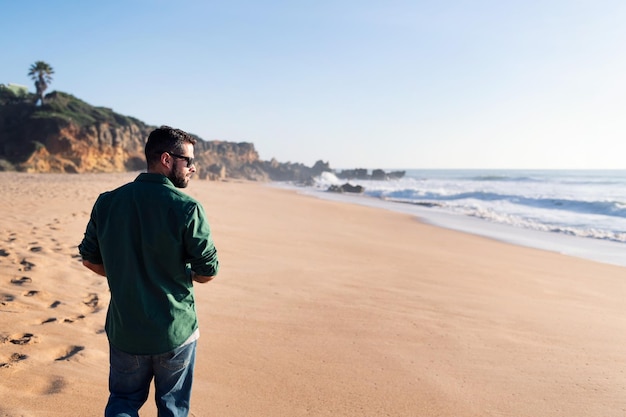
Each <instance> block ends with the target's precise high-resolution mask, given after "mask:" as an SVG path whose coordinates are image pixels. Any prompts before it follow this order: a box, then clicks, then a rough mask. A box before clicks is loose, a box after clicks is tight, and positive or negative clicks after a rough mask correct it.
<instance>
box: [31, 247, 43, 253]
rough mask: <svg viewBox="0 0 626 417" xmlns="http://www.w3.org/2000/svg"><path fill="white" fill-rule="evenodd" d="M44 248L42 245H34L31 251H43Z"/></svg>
mask: <svg viewBox="0 0 626 417" xmlns="http://www.w3.org/2000/svg"><path fill="white" fill-rule="evenodd" d="M42 250H43V248H42V247H41V246H33V247H32V248H30V251H31V252H41V251H42Z"/></svg>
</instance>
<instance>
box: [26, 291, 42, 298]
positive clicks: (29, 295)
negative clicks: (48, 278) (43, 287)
mask: <svg viewBox="0 0 626 417" xmlns="http://www.w3.org/2000/svg"><path fill="white" fill-rule="evenodd" d="M37 294H39V291H36V290H30V291H26V292H25V293H24V294H22V295H23V296H24V297H34V296H35V295H37Z"/></svg>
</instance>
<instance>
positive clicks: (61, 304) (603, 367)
mask: <svg viewBox="0 0 626 417" xmlns="http://www.w3.org/2000/svg"><path fill="white" fill-rule="evenodd" d="M135 176H136V173H126V174H88V175H56V174H16V173H0V193H1V195H2V198H1V199H0V213H1V215H0V416H1V417H18V416H24V417H31V416H68V415H71V416H99V415H102V414H103V413H102V410H103V407H104V404H105V402H106V399H107V395H108V390H107V374H108V345H107V340H106V335H105V334H104V330H103V327H104V320H105V314H106V307H107V303H108V299H109V294H108V289H107V285H106V281H105V279H104V278H102V277H99V276H97V275H96V274H94V273H92V272H90V271H88V270H87V269H85V268H84V267H83V266H82V265H81V263H80V258H79V257H78V253H77V248H76V246H77V245H78V243H79V242H80V240H81V239H82V236H83V232H84V228H85V225H86V223H87V220H88V217H89V212H90V210H91V207H92V205H93V203H94V201H95V199H96V197H97V196H98V194H99V193H101V192H103V191H106V190H110V189H113V188H115V187H117V186H119V185H122V184H124V183H126V182H128V181H131V180H133V179H134V178H135ZM186 191H187V192H188V193H189V194H191V195H192V196H194V197H195V198H197V199H198V200H199V201H200V202H201V203H202V204H203V205H204V207H205V210H206V212H207V215H208V217H209V221H210V223H211V225H212V230H213V234H214V239H215V242H216V245H217V247H218V251H219V256H220V261H221V271H220V274H219V275H218V277H217V278H215V280H213V281H212V282H210V283H207V284H204V285H197V288H196V295H197V303H198V312H199V316H200V328H201V338H200V340H199V345H198V356H197V365H196V380H195V385H194V392H193V396H192V413H191V415H193V416H196V417H208V416H222V417H228V416H232V417H242V416H255V417H259V416H261V417H262V416H268V417H269V416H272V417H276V416H290V417H291V416H354V417H363V416H377V417H378V416H392V417H397V416H406V417H415V416H451V417H465V416H468V417H469V416H476V417H479V416H480V417H485V416H512V417H513V416H514V417H522V416H528V417H548V416H568V417H575V416H581V417H582V416H585V417H589V416H598V417H599V416H603V417H605V416H606V417H610V416H625V415H626V297H625V295H626V269H625V268H623V267H618V266H611V265H605V264H600V263H595V262H592V261H586V260H582V259H577V258H571V257H567V256H563V255H559V254H555V253H550V252H545V251H540V250H535V249H530V248H524V247H517V246H513V245H510V244H506V243H502V242H497V241H494V240H490V239H486V238H482V237H477V236H473V235H468V234H463V233H460V232H455V231H451V230H446V229H442V228H437V227H434V226H430V225H426V224H423V223H420V222H419V221H418V220H417V219H415V218H413V217H411V216H408V215H404V214H400V213H393V212H388V211H384V210H380V209H375V208H370V207H363V206H357V205H350V204H345V203H338V202H332V201H324V200H320V199H316V198H313V197H310V196H303V195H299V194H297V193H295V192H293V191H290V190H283V189H277V188H273V187H270V186H267V185H264V184H257V183H249V182H207V181H200V180H193V181H192V183H191V185H190V186H189V188H188V189H187V190H186ZM152 403H153V400H152V398H149V400H148V402H147V404H146V406H145V407H144V408H143V409H142V411H141V414H140V415H141V416H154V415H156V413H155V407H154V405H153V404H152Z"/></svg>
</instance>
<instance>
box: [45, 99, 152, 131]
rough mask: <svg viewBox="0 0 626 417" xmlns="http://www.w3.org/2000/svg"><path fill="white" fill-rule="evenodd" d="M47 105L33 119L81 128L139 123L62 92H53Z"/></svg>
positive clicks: (47, 100)
mask: <svg viewBox="0 0 626 417" xmlns="http://www.w3.org/2000/svg"><path fill="white" fill-rule="evenodd" d="M45 103H46V104H44V105H43V106H41V107H40V108H38V109H37V110H36V111H35V112H34V113H33V116H32V117H33V118H38V119H43V118H50V119H57V120H60V121H61V120H62V121H65V122H66V123H75V124H77V125H79V126H80V127H85V126H90V125H93V124H96V123H109V124H111V125H113V126H129V125H131V124H132V123H137V122H139V121H138V120H137V119H134V118H132V117H128V116H123V115H121V114H117V113H115V112H114V111H113V110H112V109H109V108H107V107H94V106H92V105H90V104H88V103H85V102H84V101H82V100H81V99H79V98H76V97H74V96H73V95H71V94H67V93H63V92H60V91H53V92H52V93H50V94H48V95H47V96H46V102H45ZM139 123H141V122H139Z"/></svg>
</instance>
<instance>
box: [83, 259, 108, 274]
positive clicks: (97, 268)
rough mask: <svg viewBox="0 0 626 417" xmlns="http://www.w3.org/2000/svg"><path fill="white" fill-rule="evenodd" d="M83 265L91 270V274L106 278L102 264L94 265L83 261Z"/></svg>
mask: <svg viewBox="0 0 626 417" xmlns="http://www.w3.org/2000/svg"><path fill="white" fill-rule="evenodd" d="M83 265H85V267H87V268H89V269H91V270H92V271H93V272H95V273H96V274H98V275H102V276H103V277H106V276H107V274H106V272H104V264H94V263H91V262H89V261H87V260H85V259H83Z"/></svg>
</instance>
